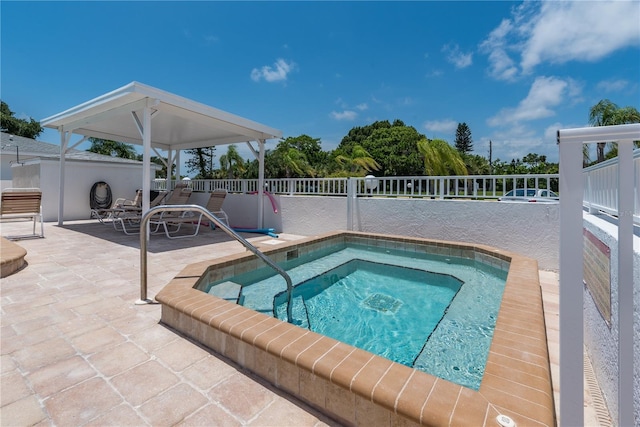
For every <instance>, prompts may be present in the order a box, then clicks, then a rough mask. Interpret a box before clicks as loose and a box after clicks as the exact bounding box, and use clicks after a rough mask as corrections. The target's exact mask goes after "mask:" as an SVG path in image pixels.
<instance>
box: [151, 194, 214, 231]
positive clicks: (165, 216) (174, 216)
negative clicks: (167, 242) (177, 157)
mask: <svg viewBox="0 0 640 427" xmlns="http://www.w3.org/2000/svg"><path fill="white" fill-rule="evenodd" d="M190 196H191V189H190V188H189V187H187V186H186V185H185V184H178V185H176V187H175V189H174V190H173V191H172V192H171V196H170V197H169V200H167V202H166V203H165V205H186V204H187V203H188V202H189V197H190ZM201 218H202V215H200V216H199V217H196V216H195V215H194V214H193V212H190V211H183V212H161V213H160V214H159V215H157V216H153V217H152V218H151V219H150V220H149V224H150V225H151V226H155V228H153V229H152V230H151V233H152V234H155V233H158V232H160V231H164V233H165V234H166V235H167V237H168V238H170V239H179V238H182V237H192V236H195V235H196V234H198V230H199V228H200V219H201ZM183 224H189V225H191V226H193V228H194V230H195V231H194V233H193V234H189V235H174V234H176V233H177V232H178V231H180V229H181V228H182V225H183Z"/></svg>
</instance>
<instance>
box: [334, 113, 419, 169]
mask: <svg viewBox="0 0 640 427" xmlns="http://www.w3.org/2000/svg"><path fill="white" fill-rule="evenodd" d="M423 138H425V136H424V135H422V134H420V133H418V131H417V130H416V129H415V128H414V127H412V126H406V125H405V124H404V123H403V122H402V121H401V120H395V121H394V122H393V123H390V122H389V121H388V120H385V121H377V122H374V123H373V124H371V125H368V126H364V127H354V128H353V129H351V130H350V131H349V133H348V134H347V135H346V136H345V137H344V138H343V139H342V141H341V142H340V144H339V145H338V147H337V148H336V150H335V153H334V158H337V157H338V156H340V155H342V156H345V157H347V158H351V157H353V150H354V148H355V147H356V146H360V147H362V148H363V149H364V150H365V151H367V152H368V153H369V154H370V156H371V157H372V158H373V159H374V160H375V161H376V162H377V163H378V164H379V165H380V169H379V174H380V175H382V176H410V175H420V174H421V173H422V171H423V162H422V156H421V154H420V152H419V151H418V145H417V144H418V141H420V140H421V139H423Z"/></svg>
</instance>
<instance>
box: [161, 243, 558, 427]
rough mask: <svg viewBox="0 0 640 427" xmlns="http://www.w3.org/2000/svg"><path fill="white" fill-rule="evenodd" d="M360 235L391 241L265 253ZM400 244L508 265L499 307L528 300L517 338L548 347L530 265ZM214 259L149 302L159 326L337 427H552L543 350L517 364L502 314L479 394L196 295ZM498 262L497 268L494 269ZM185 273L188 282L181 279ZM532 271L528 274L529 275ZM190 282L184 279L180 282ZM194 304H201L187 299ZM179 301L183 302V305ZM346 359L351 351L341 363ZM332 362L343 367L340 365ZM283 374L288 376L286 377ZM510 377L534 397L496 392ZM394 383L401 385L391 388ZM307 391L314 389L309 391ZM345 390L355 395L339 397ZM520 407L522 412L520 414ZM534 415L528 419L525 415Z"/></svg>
mask: <svg viewBox="0 0 640 427" xmlns="http://www.w3.org/2000/svg"><path fill="white" fill-rule="evenodd" d="M364 236H366V237H368V238H373V239H374V240H379V241H381V242H383V243H385V244H386V242H388V241H393V240H394V236H388V235H373V236H372V235H371V234H365V233H356V232H347V233H345V232H335V233H328V234H326V235H323V236H321V237H320V239H313V238H309V239H304V240H302V241H296V242H290V243H287V244H284V245H282V246H280V247H277V248H274V249H269V250H264V252H265V253H266V254H267V255H270V254H273V253H279V254H282V253H286V251H287V250H290V249H291V248H292V247H296V248H299V249H303V251H304V250H306V249H309V250H310V249H311V248H312V247H315V246H318V245H320V246H322V245H325V244H326V243H327V242H328V241H330V240H332V239H343V240H349V239H354V238H355V239H360V238H362V237H364ZM400 240H402V241H405V242H412V243H415V244H418V245H424V244H428V245H430V246H435V247H438V246H439V247H442V248H446V247H449V248H450V249H451V248H453V249H462V250H469V249H471V250H473V251H474V254H476V253H481V254H483V255H484V256H491V257H493V258H494V259H496V260H498V261H505V260H510V261H511V269H510V271H509V275H508V277H507V287H506V288H505V296H503V304H504V303H505V302H506V303H507V304H506V305H508V304H510V303H511V299H514V300H515V301H516V303H517V300H518V298H517V296H518V295H519V294H520V293H523V292H524V293H525V294H526V295H527V304H528V306H530V307H534V308H533V310H534V312H538V313H539V316H538V317H540V318H541V319H542V320H541V322H540V321H536V322H534V323H533V325H532V324H530V323H529V324H527V326H528V329H524V330H522V328H520V329H516V330H518V332H522V334H521V336H522V339H523V340H524V339H529V332H528V331H530V330H531V327H532V326H533V331H532V332H533V335H534V336H535V338H536V339H537V340H540V337H543V338H544V349H546V332H545V330H544V316H543V314H542V297H541V291H540V288H539V283H538V276H537V273H538V272H537V263H536V262H535V260H530V259H527V258H525V257H521V256H519V255H516V254H511V253H508V252H504V251H500V250H497V249H495V248H491V247H487V246H484V245H464V244H460V243H456V242H452V243H450V242H444V241H433V240H427V239H413V238H406V237H402V238H401V239H400ZM249 257H253V255H252V254H250V253H249V254H241V255H237V256H230V257H225V258H224V260H223V263H224V267H225V270H229V269H228V267H230V266H232V264H233V263H234V262H239V261H242V260H243V259H248V258H249ZM216 261H217V260H214V261H212V262H210V263H198V264H197V265H191V266H188V267H186V268H185V270H183V272H182V273H181V274H179V275H178V276H176V279H174V280H172V281H171V282H170V283H169V284H168V285H167V286H166V287H165V288H164V289H163V290H162V291H161V292H160V293H159V294H158V295H157V296H156V299H157V300H158V301H159V302H161V303H162V305H163V306H162V321H163V322H164V323H166V324H167V325H169V326H171V327H173V328H175V329H177V330H179V331H180V332H183V333H184V334H186V335H188V336H190V337H192V338H194V339H196V340H198V341H199V342H201V343H203V344H204V345H206V346H208V347H210V348H212V349H213V350H215V351H217V352H219V353H221V354H223V355H225V356H227V357H229V358H230V359H232V360H234V361H235V362H236V363H238V364H239V365H241V366H242V367H244V368H246V369H249V370H251V371H253V372H255V373H256V374H258V375H260V376H262V377H263V378H265V379H266V380H268V381H270V382H271V383H273V384H274V385H276V386H277V387H280V388H282V389H283V390H285V391H287V392H290V393H293V394H294V395H296V397H298V398H300V399H302V400H305V401H307V402H308V403H310V404H311V405H314V406H316V407H318V408H319V409H320V410H322V411H325V412H329V413H330V415H331V416H333V417H335V418H336V419H338V420H339V421H340V422H344V423H346V424H350V425H363V424H364V420H365V419H366V420H368V421H371V419H372V417H373V415H372V414H375V417H377V418H376V420H377V421H376V424H378V423H382V424H381V425H391V424H393V423H394V421H393V419H394V418H396V417H397V416H401V417H402V421H403V422H406V421H409V420H411V421H413V422H414V423H416V424H422V425H445V424H450V422H451V421H452V420H455V419H458V420H466V422H470V421H471V420H473V423H474V425H475V424H478V425H480V424H482V425H493V424H495V417H496V416H497V415H498V414H499V413H504V414H506V415H509V416H511V417H512V418H513V419H514V420H516V422H518V420H519V421H520V423H519V424H520V425H522V423H525V424H532V423H533V424H534V425H549V426H551V425H554V423H555V415H554V412H553V410H554V409H553V395H552V391H551V380H550V368H549V360H548V353H547V352H546V351H545V352H544V354H542V355H541V356H540V357H539V359H537V363H535V364H532V366H528V365H527V364H524V363H523V360H525V359H527V358H530V356H531V354H529V353H528V352H526V351H523V350H522V349H521V348H518V347H519V346H518V345H517V344H515V343H513V342H509V340H508V337H509V333H511V334H512V333H513V332H509V331H510V330H511V329H513V328H514V327H515V328H517V322H514V320H517V319H512V318H511V316H507V315H506V314H504V313H503V311H502V307H501V311H500V314H499V315H498V319H497V324H496V331H495V332H494V341H492V345H491V348H490V352H489V357H488V360H487V370H486V372H487V373H488V374H489V375H485V377H486V378H487V381H485V379H483V381H482V384H481V387H480V390H479V391H474V390H470V389H466V388H464V387H462V386H459V385H456V384H453V383H450V382H448V381H445V380H442V379H439V378H436V377H433V376H431V375H429V374H426V373H423V372H419V371H416V370H414V369H412V368H409V367H406V366H403V365H399V364H395V363H393V362H390V361H388V360H387V359H384V358H381V357H378V356H373V355H371V354H370V353H368V352H366V351H364V350H360V349H354V348H353V347H351V346H348V345H347V344H343V343H339V342H338V341H335V340H332V339H331V338H327V337H323V336H321V335H318V334H315V333H314V332H310V331H307V330H303V329H301V328H298V327H296V326H293V325H289V324H286V323H283V322H281V321H279V320H277V319H275V318H273V317H270V316H267V315H264V314H261V313H256V312H254V311H252V310H249V309H246V308H244V307H241V306H238V305H236V304H234V303H231V302H228V301H224V300H221V299H218V298H216V297H214V296H211V295H208V294H205V293H203V292H201V291H199V290H197V289H194V287H195V286H197V284H198V281H199V280H198V279H199V277H197V274H195V273H197V271H200V272H201V276H204V275H208V272H209V271H211V268H210V267H209V266H210V265H211V264H217V262H216ZM496 264H497V265H498V266H500V265H502V264H501V263H500V262H497V263H496ZM499 268H500V267H499ZM231 270H232V268H231ZM187 271H188V273H189V274H188V276H187V275H186V274H184V273H185V272H187ZM205 273H206V274H205ZM522 273H526V274H522ZM231 274H232V273H231ZM532 274H534V275H535V276H534V277H531V276H532ZM185 276H186V277H185ZM188 278H189V279H191V280H186V279H188ZM536 289H537V290H536ZM507 290H509V292H507ZM192 297H197V298H196V300H201V301H200V302H198V301H196V302H194V299H193V298H192ZM185 299H186V300H187V301H189V303H188V304H186V305H185ZM187 308H188V310H187ZM230 312H232V313H233V316H235V317H234V319H235V320H236V321H234V322H229V321H228V320H229V318H228V316H225V315H224V314H225V313H227V314H228V313H230ZM505 313H506V312H505ZM507 314H508V313H507ZM514 324H516V326H514ZM503 326H504V327H505V329H504V330H503ZM540 327H542V330H540ZM509 328H511V329H509ZM505 337H506V338H505ZM496 338H497V339H496ZM305 340H310V341H312V342H313V343H312V344H311V345H308V346H306V347H304V345H303V347H304V349H303V350H302V351H301V349H300V348H299V347H300V344H303V343H304V342H305ZM505 340H506V344H505ZM296 342H298V344H296ZM496 342H498V344H496ZM500 342H502V344H500ZM336 343H338V344H336ZM345 352H346V353H348V354H347V355H346V356H345ZM378 359H379V360H378ZM336 360H340V361H339V362H338V364H337V365H335V361H336ZM363 360H368V362H367V363H371V360H375V362H373V364H372V366H371V367H369V368H367V369H366V370H364V368H366V366H367V365H365V366H364V367H363V365H362V363H363V362H362V361H363ZM284 367H286V368H287V369H286V370H283V368H284ZM278 368H280V369H278ZM390 370H393V371H394V372H395V375H388V372H389V371H390ZM362 372H366V373H367V375H366V377H365V376H364V375H360V374H361V373H362ZM512 372H516V373H517V374H518V375H520V376H523V377H524V378H532V377H531V375H534V378H535V379H539V380H540V381H538V383H539V384H538V385H536V387H537V388H533V390H534V392H533V394H532V393H531V392H530V391H529V390H525V391H526V392H529V394H528V395H526V396H525V397H514V396H512V395H511V394H510V393H508V392H507V393H504V392H501V390H502V388H501V387H512V388H518V387H520V386H521V384H519V383H517V382H514V381H511V377H512V375H511V373H512ZM400 376H404V377H406V378H407V379H406V380H405V381H398V378H399V377H400ZM359 377H360V379H358V378H359ZM509 381H511V382H509ZM485 383H486V384H485ZM512 383H513V384H512ZM314 384H315V386H318V387H311V386H312V385H314ZM336 387H337V388H336ZM496 387H498V388H496ZM344 391H347V392H349V393H353V394H354V395H353V396H346V395H344ZM427 391H429V392H428V393H427ZM332 393H333V394H332ZM334 394H335V395H339V396H341V397H342V401H340V399H338V400H336V396H334ZM443 396H448V397H451V396H455V399H454V400H453V406H452V407H450V406H451V404H452V402H451V401H449V400H446V399H443ZM461 396H462V397H461ZM345 399H346V400H345ZM460 399H462V401H460ZM345 402H350V404H349V405H346V407H345ZM456 402H458V404H456ZM463 403H464V404H463ZM347 407H349V408H350V409H347ZM449 407H450V408H449ZM446 408H449V409H448V410H446ZM469 408H473V410H469ZM522 408H525V409H526V410H525V411H523V409H522ZM534 409H535V410H536V411H535V413H531V412H530V411H532V410H534ZM522 412H525V413H522ZM385 420H388V422H387V421H385ZM396 421H399V420H396ZM388 423H391V424H388Z"/></svg>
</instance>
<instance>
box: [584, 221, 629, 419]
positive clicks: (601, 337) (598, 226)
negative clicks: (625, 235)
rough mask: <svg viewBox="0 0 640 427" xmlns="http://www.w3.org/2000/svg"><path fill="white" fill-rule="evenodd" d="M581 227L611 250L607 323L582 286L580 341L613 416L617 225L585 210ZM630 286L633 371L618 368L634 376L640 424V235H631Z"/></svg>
mask: <svg viewBox="0 0 640 427" xmlns="http://www.w3.org/2000/svg"><path fill="white" fill-rule="evenodd" d="M584 227H585V228H586V229H587V230H589V231H590V232H591V233H593V235H594V236H596V237H597V238H598V239H599V240H600V241H601V242H603V243H604V244H606V245H607V246H608V247H609V248H610V250H611V264H610V268H611V327H609V326H608V325H607V324H606V322H605V321H604V319H603V318H602V316H601V315H600V312H599V311H598V309H597V307H596V305H595V303H594V301H593V298H592V296H591V293H590V292H589V290H588V289H587V288H586V287H585V290H584V325H585V327H584V342H585V346H586V349H587V353H588V354H589V357H590V358H591V361H592V363H593V367H594V373H595V375H596V378H597V379H598V383H599V385H600V389H601V390H602V394H603V395H604V398H605V400H606V401H607V406H608V407H609V412H610V414H611V416H612V418H613V419H614V420H615V419H616V416H617V413H618V375H619V372H618V330H619V323H618V285H619V284H618V262H617V259H618V240H617V235H618V229H617V227H616V226H615V225H613V224H610V223H609V222H607V221H605V220H603V219H601V218H599V217H597V216H594V215H589V214H586V213H585V214H584ZM633 246H634V264H633V283H624V284H622V285H623V286H633V301H634V322H633V337H629V339H634V355H635V356H634V372H633V373H631V372H622V373H620V374H622V375H633V377H634V387H633V389H634V392H633V395H634V399H633V400H634V402H635V405H634V415H635V425H640V338H639V337H640V238H639V237H637V236H636V237H634V241H633Z"/></svg>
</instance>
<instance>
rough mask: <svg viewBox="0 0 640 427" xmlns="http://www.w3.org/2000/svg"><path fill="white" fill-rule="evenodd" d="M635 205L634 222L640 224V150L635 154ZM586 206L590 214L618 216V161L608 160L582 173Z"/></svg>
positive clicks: (635, 151)
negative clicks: (600, 213) (603, 213)
mask: <svg viewBox="0 0 640 427" xmlns="http://www.w3.org/2000/svg"><path fill="white" fill-rule="evenodd" d="M633 164H634V175H635V176H634V189H635V192H634V193H635V203H634V211H633V222H634V223H635V224H640V149H636V150H634V152H633ZM582 176H583V180H584V206H585V207H587V208H588V209H589V212H592V213H596V212H598V211H602V212H606V213H608V214H610V215H615V216H618V159H617V158H614V159H610V160H606V161H604V162H602V163H598V164H596V165H593V166H589V167H588V168H585V169H583V172H582Z"/></svg>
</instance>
